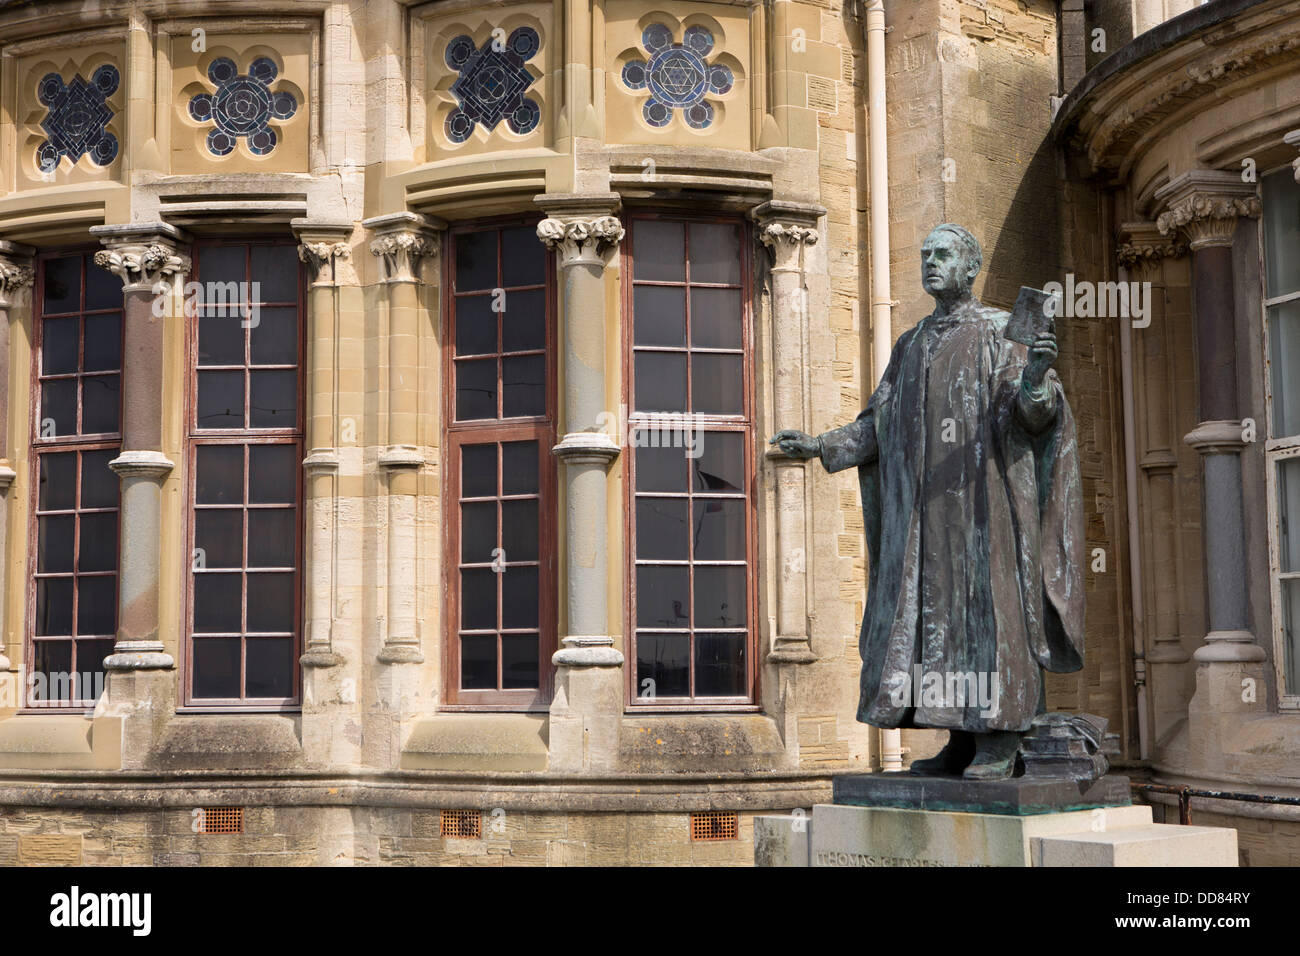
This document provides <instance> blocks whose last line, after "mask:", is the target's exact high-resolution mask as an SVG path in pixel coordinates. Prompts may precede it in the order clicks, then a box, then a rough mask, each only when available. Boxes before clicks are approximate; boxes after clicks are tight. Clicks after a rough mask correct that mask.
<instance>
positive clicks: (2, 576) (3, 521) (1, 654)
mask: <svg viewBox="0 0 1300 956" xmlns="http://www.w3.org/2000/svg"><path fill="white" fill-rule="evenodd" d="M34 254H35V250H34V249H32V248H30V247H28V246H23V245H19V244H18V243H16V242H6V241H4V240H0V673H3V672H5V671H9V670H11V669H12V668H13V664H12V662H11V661H10V660H9V655H8V654H6V653H5V650H6V646H5V643H4V635H5V634H6V633H7V622H8V613H9V603H8V601H7V600H6V596H7V590H6V588H5V584H6V583H7V581H8V574H7V573H6V572H7V571H8V558H7V557H6V555H8V553H9V552H8V547H9V502H8V500H7V499H8V496H9V486H10V485H12V484H13V481H14V478H15V477H17V476H16V475H15V474H14V470H13V468H12V467H10V458H9V437H10V436H9V385H10V382H9V323H10V321H11V319H12V318H13V316H14V315H15V314H17V312H18V311H19V310H18V309H16V308H14V305H15V300H16V299H17V297H18V295H19V294H20V293H21V292H22V291H23V290H24V289H27V288H30V286H31V284H32V274H33V273H32V267H31V262H32V256H33V255H34ZM29 311H30V307H29Z"/></svg>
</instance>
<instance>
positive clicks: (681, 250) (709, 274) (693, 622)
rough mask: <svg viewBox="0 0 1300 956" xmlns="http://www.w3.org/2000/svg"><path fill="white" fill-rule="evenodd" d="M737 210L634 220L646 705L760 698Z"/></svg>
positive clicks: (636, 584) (634, 481)
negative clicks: (717, 215)
mask: <svg viewBox="0 0 1300 956" xmlns="http://www.w3.org/2000/svg"><path fill="white" fill-rule="evenodd" d="M743 236H744V229H743V225H742V223H741V222H740V221H739V220H737V219H701V218H693V217H686V216H672V215H661V216H650V215H645V216H632V217H630V222H629V224H628V229H627V237H626V240H625V246H624V251H625V260H624V269H625V270H626V272H627V274H628V276H629V278H630V280H631V281H630V282H629V283H628V286H627V288H626V290H625V299H624V305H625V309H626V312H627V317H628V321H627V322H626V323H625V324H626V326H627V328H628V329H629V343H628V346H629V347H628V360H627V368H628V445H629V447H628V458H629V467H628V474H629V482H630V495H629V498H630V510H629V514H628V544H629V549H630V552H631V553H630V559H629V562H628V564H629V568H630V571H631V579H630V581H629V587H628V593H629V611H630V614H631V620H632V621H633V627H632V628H631V630H632V644H633V649H632V654H631V658H632V660H633V661H634V662H635V665H634V668H632V670H633V673H632V680H633V683H634V686H633V687H632V688H631V700H632V702H633V704H634V705H635V706H653V707H661V708H663V707H666V708H673V707H680V708H692V707H701V706H706V707H707V706H735V705H743V704H749V703H752V701H753V697H754V628H753V607H754V601H755V590H754V575H753V573H752V572H753V557H752V549H753V538H754V533H753V525H754V514H753V498H752V490H751V489H752V482H753V469H752V465H751V459H752V457H753V434H752V433H753V421H752V418H751V407H752V401H751V392H752V385H751V375H752V371H751V369H752V362H751V358H750V355H751V351H750V342H751V331H750V310H749V307H748V289H749V262H748V254H747V248H746V244H745V243H744V241H743V239H742V237H743Z"/></svg>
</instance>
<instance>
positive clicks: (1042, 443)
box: [821, 302, 1084, 733]
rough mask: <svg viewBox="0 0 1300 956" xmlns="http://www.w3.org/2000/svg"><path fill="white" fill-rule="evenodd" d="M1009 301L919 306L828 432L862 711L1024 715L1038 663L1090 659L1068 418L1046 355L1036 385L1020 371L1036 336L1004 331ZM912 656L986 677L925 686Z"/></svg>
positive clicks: (826, 457) (985, 725)
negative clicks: (958, 692) (852, 575)
mask: <svg viewBox="0 0 1300 956" xmlns="http://www.w3.org/2000/svg"><path fill="white" fill-rule="evenodd" d="M1009 318H1010V316H1009V314H1008V313H1006V312H1002V311H999V310H996V309H990V308H986V307H984V306H982V305H980V304H979V303H978V302H972V303H969V304H967V305H964V306H960V307H958V308H957V309H956V310H955V311H954V314H952V315H950V316H937V315H934V314H931V315H930V316H927V317H926V318H925V319H923V320H922V321H921V322H920V323H919V324H918V325H916V326H914V327H913V328H911V329H909V330H908V331H907V332H904V333H903V335H902V336H901V337H900V338H899V339H898V342H897V343H896V344H895V346H894V350H893V353H892V355H891V356H890V360H889V367H888V369H887V370H886V371H885V374H884V377H883V378H882V379H881V382H880V385H879V386H878V387H877V388H876V391H875V393H874V394H873V395H872V396H871V399H870V401H869V402H868V403H867V407H866V409H865V410H864V411H863V412H862V414H861V415H859V416H858V418H857V420H856V421H854V422H852V423H851V424H849V425H846V426H844V427H843V428H839V429H835V430H833V431H829V432H826V433H825V434H823V435H822V436H821V445H822V455H821V457H822V463H823V465H825V467H826V470H827V471H830V472H836V471H841V470H843V469H845V468H848V467H850V466H854V465H856V466H858V475H859V482H860V485H861V491H862V510H863V516H864V518H865V524H866V537H867V545H868V549H869V553H870V562H871V563H870V571H869V575H868V583H867V604H866V613H865V615H864V617H863V621H862V630H861V635H860V637H859V650H860V652H861V655H862V678H861V698H860V702H859V706H858V715H857V716H858V720H860V721H863V722H864V723H869V724H873V725H875V726H877V727H934V728H949V729H961V730H966V731H971V732H974V733H988V732H990V731H997V730H1012V731H1024V730H1027V729H1028V727H1029V724H1030V721H1031V720H1032V719H1033V717H1034V715H1035V714H1036V713H1037V712H1038V710H1039V699H1040V692H1041V689H1042V673H1041V670H1040V668H1045V669H1047V670H1049V671H1053V672H1058V673H1067V672H1071V671H1077V670H1079V669H1080V668H1082V667H1083V647H1084V637H1083V597H1084V596H1083V543H1084V542H1083V498H1082V490H1081V487H1080V481H1079V469H1078V459H1077V451H1076V442H1075V430H1074V419H1073V416H1072V415H1071V414H1070V406H1069V404H1068V403H1067V402H1066V400H1065V393H1064V391H1063V390H1062V388H1061V384H1060V381H1059V379H1058V378H1057V375H1056V373H1055V371H1054V370H1051V369H1049V370H1048V373H1047V375H1046V376H1045V378H1044V381H1043V384H1042V386H1041V388H1040V389H1039V391H1038V392H1037V393H1034V392H1031V391H1030V390H1029V389H1028V388H1025V387H1022V384H1021V375H1022V373H1023V371H1024V369H1025V365H1026V363H1027V362H1028V359H1029V350H1028V348H1027V347H1026V346H1024V345H1021V344H1019V343H1017V342H1012V341H1011V340H1009V339H1006V338H1004V336H1003V331H1004V330H1005V328H1006V324H1007V320H1008V319H1009ZM918 664H919V665H920V672H919V673H920V674H922V675H924V674H927V673H936V674H939V675H941V679H944V680H945V681H946V675H949V674H957V675H971V674H973V675H975V676H976V680H977V681H979V680H983V681H985V682H986V685H985V686H986V687H987V693H985V694H983V695H977V694H975V693H968V694H967V699H966V701H965V702H964V705H958V704H959V701H957V700H956V699H955V698H953V697H950V696H947V695H946V694H945V695H944V697H943V699H942V700H935V699H934V698H933V697H932V698H929V699H927V696H926V695H925V694H924V693H923V688H922V687H918V686H916V683H917V682H916V681H915V678H916V676H917V675H918V672H917V670H916V665H918ZM966 680H969V678H966ZM903 682H906V683H903ZM945 686H946V687H947V686H951V685H945ZM964 686H965V688H966V689H967V690H968V691H969V690H972V689H973V688H975V687H976V686H979V685H978V684H971V683H966V684H964ZM904 688H906V689H907V691H906V693H901V691H903V690H904ZM981 696H982V697H983V699H982V700H981V699H980V698H981ZM900 702H901V704H900ZM991 702H996V708H993V707H990V706H989V704H990V703H991ZM990 711H992V712H990Z"/></svg>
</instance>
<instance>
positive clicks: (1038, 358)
mask: <svg viewBox="0 0 1300 956" xmlns="http://www.w3.org/2000/svg"><path fill="white" fill-rule="evenodd" d="M1055 361H1056V336H1055V335H1053V334H1052V333H1051V332H1043V333H1041V334H1040V335H1039V336H1038V338H1036V339H1034V344H1033V345H1032V346H1030V348H1029V364H1028V365H1026V366H1025V373H1024V377H1025V384H1026V385H1028V386H1029V387H1030V388H1031V389H1033V390H1034V391H1038V390H1039V389H1040V388H1042V385H1043V378H1044V376H1046V375H1047V370H1048V369H1049V368H1051V367H1052V363H1054V362H1055Z"/></svg>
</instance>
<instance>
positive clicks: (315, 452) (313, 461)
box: [302, 448, 339, 475]
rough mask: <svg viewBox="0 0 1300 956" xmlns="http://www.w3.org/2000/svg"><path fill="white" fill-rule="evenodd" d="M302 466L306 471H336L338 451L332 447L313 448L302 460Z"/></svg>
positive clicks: (313, 472) (337, 468) (309, 472)
mask: <svg viewBox="0 0 1300 956" xmlns="http://www.w3.org/2000/svg"><path fill="white" fill-rule="evenodd" d="M302 467H303V468H304V469H306V471H307V473H308V474H309V475H310V474H316V473H317V472H337V471H338V470H339V453H338V451H337V450H336V449H333V448H313V449H312V450H311V453H310V454H309V455H308V456H307V457H306V458H304V459H303V460H302Z"/></svg>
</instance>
